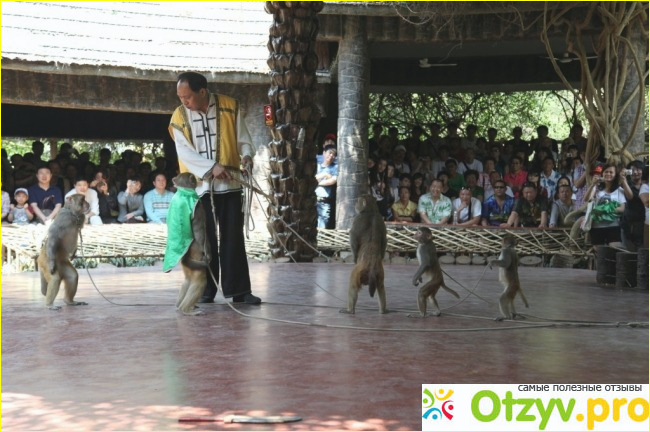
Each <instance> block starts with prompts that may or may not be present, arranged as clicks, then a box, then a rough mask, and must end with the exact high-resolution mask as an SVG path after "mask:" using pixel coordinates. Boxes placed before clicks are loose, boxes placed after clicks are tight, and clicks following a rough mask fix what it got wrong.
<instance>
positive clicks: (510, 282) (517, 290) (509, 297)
mask: <svg viewBox="0 0 650 432" xmlns="http://www.w3.org/2000/svg"><path fill="white" fill-rule="evenodd" d="M516 244H517V242H516V240H515V238H514V237H513V236H511V235H506V236H505V237H503V248H502V249H501V255H499V258H498V259H495V260H492V261H491V262H490V269H492V266H493V265H495V266H498V267H500V268H499V281H500V282H501V284H503V287H504V290H503V294H501V297H499V309H500V310H501V316H498V317H496V318H495V319H496V320H497V321H502V320H504V319H516V317H517V312H516V311H515V297H516V296H517V294H520V295H521V299H522V300H523V301H524V305H526V307H528V300H526V296H524V292H523V291H522V289H521V284H520V283H519V272H518V267H519V257H518V256H517V251H516V250H515V246H516ZM519 316H520V317H521V315H519Z"/></svg>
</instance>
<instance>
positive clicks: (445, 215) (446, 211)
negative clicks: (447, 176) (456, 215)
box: [418, 179, 451, 225]
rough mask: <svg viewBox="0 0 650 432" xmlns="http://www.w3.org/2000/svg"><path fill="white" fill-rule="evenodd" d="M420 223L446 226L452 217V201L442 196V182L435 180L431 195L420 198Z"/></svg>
mask: <svg viewBox="0 0 650 432" xmlns="http://www.w3.org/2000/svg"><path fill="white" fill-rule="evenodd" d="M418 213H419V214H420V221H421V222H423V223H427V224H433V225H444V224H446V223H447V222H449V219H450V217H451V200H450V199H449V198H447V197H446V196H444V195H443V194H442V181H440V180H437V179H436V180H433V181H432V182H431V186H429V193H427V194H424V195H422V196H421V197H420V200H419V202H418Z"/></svg>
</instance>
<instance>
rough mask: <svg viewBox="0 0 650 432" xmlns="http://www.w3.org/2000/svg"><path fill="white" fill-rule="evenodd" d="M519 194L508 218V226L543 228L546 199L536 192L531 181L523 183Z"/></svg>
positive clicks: (546, 212)
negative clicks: (519, 196)
mask: <svg viewBox="0 0 650 432" xmlns="http://www.w3.org/2000/svg"><path fill="white" fill-rule="evenodd" d="M521 195H522V196H521V198H519V199H518V200H517V202H516V203H515V208H514V209H513V210H512V213H511V214H510V217H509V218H508V226H511V227H514V226H518V225H521V226H522V227H527V228H535V227H536V228H545V227H546V225H547V221H548V208H547V201H546V199H545V198H543V197H540V196H539V195H538V194H537V188H536V187H535V185H534V184H533V183H524V185H523V186H522V188H521Z"/></svg>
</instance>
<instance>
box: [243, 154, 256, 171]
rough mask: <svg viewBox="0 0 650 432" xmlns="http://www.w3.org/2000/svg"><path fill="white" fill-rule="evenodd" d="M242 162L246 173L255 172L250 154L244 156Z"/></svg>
mask: <svg viewBox="0 0 650 432" xmlns="http://www.w3.org/2000/svg"><path fill="white" fill-rule="evenodd" d="M241 164H242V166H243V167H244V169H243V171H244V175H250V174H253V158H252V157H250V156H244V157H243V158H242V160H241Z"/></svg>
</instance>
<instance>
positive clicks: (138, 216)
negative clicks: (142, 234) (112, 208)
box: [117, 177, 144, 223]
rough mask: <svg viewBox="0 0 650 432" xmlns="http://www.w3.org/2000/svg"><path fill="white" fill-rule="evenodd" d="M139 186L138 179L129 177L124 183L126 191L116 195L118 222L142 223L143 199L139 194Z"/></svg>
mask: <svg viewBox="0 0 650 432" xmlns="http://www.w3.org/2000/svg"><path fill="white" fill-rule="evenodd" d="M141 186H142V183H141V182H140V179H138V178H137V177H131V178H130V179H128V180H127V181H126V190H124V191H122V192H120V193H119V194H118V195H117V204H118V206H119V208H120V214H119V215H118V216H117V221H118V222H120V223H138V222H144V197H143V196H142V194H140V193H139V192H140V187H141Z"/></svg>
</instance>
